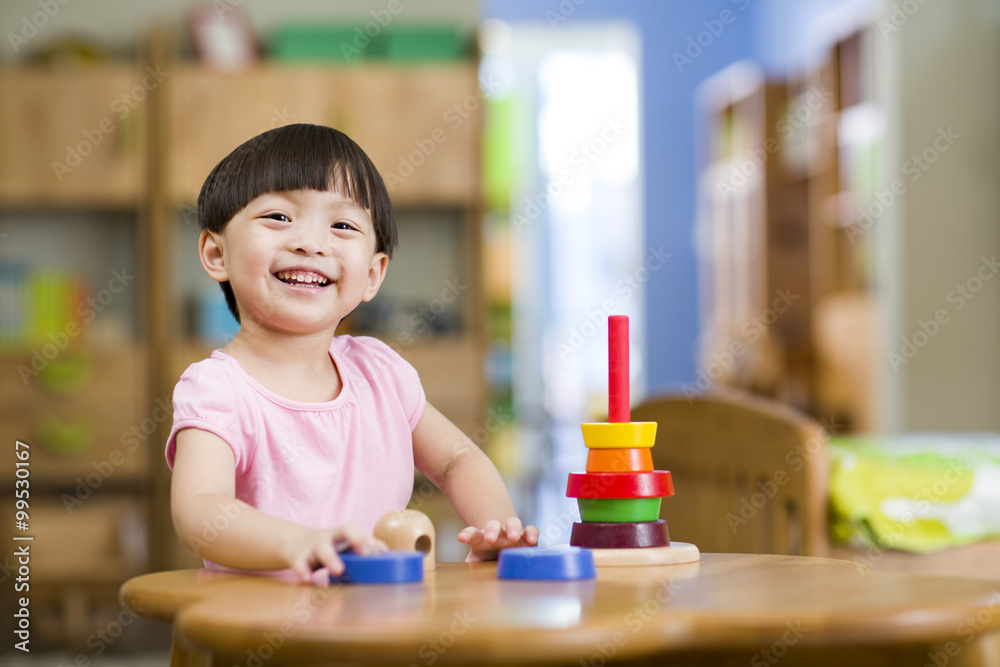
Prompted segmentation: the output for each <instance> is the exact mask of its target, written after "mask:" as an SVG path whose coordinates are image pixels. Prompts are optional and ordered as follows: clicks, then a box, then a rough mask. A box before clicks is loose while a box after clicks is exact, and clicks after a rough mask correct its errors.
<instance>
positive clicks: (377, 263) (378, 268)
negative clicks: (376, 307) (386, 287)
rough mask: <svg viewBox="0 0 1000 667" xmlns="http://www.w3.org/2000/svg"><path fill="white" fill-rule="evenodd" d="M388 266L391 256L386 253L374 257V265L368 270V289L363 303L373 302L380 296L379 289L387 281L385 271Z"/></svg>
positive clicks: (376, 254) (379, 253)
mask: <svg viewBox="0 0 1000 667" xmlns="http://www.w3.org/2000/svg"><path fill="white" fill-rule="evenodd" d="M388 266H389V256H388V255H386V254H385V253H384V252H377V253H375V256H374V257H372V265H371V267H370V268H369V269H368V287H367V288H365V296H364V298H363V299H362V300H363V301H371V300H372V299H374V298H375V295H376V294H378V288H379V287H381V285H382V281H383V280H384V279H385V270H386V268H387V267H388Z"/></svg>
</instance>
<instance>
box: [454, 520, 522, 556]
mask: <svg viewBox="0 0 1000 667" xmlns="http://www.w3.org/2000/svg"><path fill="white" fill-rule="evenodd" d="M458 541H459V542H461V543H462V544H468V545H469V556H468V558H466V559H465V562H466V563H478V562H480V561H484V560H496V558H497V553H498V552H499V551H500V550H501V549H508V548H510V547H534V546H537V545H538V529H537V528H535V527H534V526H528V527H527V528H524V529H522V528H521V520H520V519H518V518H517V517H516V516H515V517H511V518H509V519H507V521H505V522H504V525H502V526H501V524H500V522H499V521H497V520H495V519H494V520H491V521H487V522H486V527H485V528H483V529H479V528H477V527H475V526H466V527H465V528H463V529H462V530H460V531H459V533H458Z"/></svg>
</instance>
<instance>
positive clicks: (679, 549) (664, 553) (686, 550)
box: [591, 542, 701, 567]
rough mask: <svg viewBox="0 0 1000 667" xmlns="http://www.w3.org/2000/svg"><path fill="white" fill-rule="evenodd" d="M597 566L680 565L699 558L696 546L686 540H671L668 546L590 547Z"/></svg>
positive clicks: (695, 561)
mask: <svg viewBox="0 0 1000 667" xmlns="http://www.w3.org/2000/svg"><path fill="white" fill-rule="evenodd" d="M591 552H592V553H593V554H594V564H595V565H597V567H635V566H642V565H682V564H684V563H697V562H698V561H700V560H701V552H700V551H698V547H696V546H695V545H693V544H690V543H688V542H671V543H670V546H669V547H648V548H645V549H591Z"/></svg>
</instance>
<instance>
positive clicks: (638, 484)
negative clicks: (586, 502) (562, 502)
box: [566, 470, 674, 498]
mask: <svg viewBox="0 0 1000 667" xmlns="http://www.w3.org/2000/svg"><path fill="white" fill-rule="evenodd" d="M672 495H674V483H673V480H672V479H671V477H670V471H669V470H654V471H652V472H571V473H570V474H569V483H568V484H567V485H566V496H567V497H569V498H665V497H667V496H672Z"/></svg>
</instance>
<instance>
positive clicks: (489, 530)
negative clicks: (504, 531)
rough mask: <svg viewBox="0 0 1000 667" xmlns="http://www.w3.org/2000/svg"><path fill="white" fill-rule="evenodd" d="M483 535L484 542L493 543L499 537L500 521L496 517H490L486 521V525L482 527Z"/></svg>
mask: <svg viewBox="0 0 1000 667" xmlns="http://www.w3.org/2000/svg"><path fill="white" fill-rule="evenodd" d="M483 537H484V538H485V539H486V542H487V543H489V544H493V543H494V542H496V541H497V539H498V538H499V537H500V522H499V521H497V520H496V519H490V520H489V521H487V522H486V527H485V528H483Z"/></svg>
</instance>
